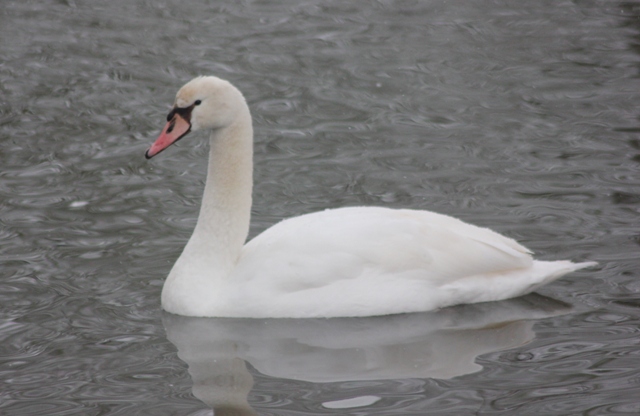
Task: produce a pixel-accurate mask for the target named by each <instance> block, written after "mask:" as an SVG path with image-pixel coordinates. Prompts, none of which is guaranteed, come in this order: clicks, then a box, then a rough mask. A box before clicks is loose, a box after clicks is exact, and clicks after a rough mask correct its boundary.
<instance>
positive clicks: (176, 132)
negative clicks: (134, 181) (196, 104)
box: [144, 110, 191, 159]
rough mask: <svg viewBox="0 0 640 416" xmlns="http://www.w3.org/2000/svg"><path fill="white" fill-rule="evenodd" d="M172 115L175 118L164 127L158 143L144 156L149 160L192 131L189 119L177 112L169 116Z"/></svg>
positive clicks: (157, 140)
mask: <svg viewBox="0 0 640 416" xmlns="http://www.w3.org/2000/svg"><path fill="white" fill-rule="evenodd" d="M171 114H173V117H171V118H170V120H169V121H168V122H167V124H166V125H165V126H164V129H162V133H160V136H158V138H157V139H156V141H155V142H154V143H153V144H152V145H151V147H150V148H149V150H147V152H146V153H145V154H144V156H145V157H146V158H147V159H151V158H152V157H154V156H155V155H157V154H158V153H160V152H162V151H163V150H164V149H166V148H167V147H169V146H171V145H172V144H174V143H175V142H177V141H178V140H180V139H181V138H183V137H184V136H185V135H186V134H187V133H189V132H190V131H191V123H190V122H189V120H188V119H186V118H184V117H183V115H182V114H180V113H179V112H177V111H175V110H174V111H172V112H171V113H170V114H169V115H171ZM189 115H190V114H189V113H187V117H188V116H189Z"/></svg>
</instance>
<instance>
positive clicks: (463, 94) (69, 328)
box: [0, 0, 640, 416]
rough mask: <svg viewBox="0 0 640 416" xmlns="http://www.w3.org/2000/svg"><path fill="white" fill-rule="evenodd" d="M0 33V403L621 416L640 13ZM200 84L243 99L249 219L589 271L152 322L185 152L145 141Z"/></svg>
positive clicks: (97, 8)
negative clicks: (249, 132)
mask: <svg viewBox="0 0 640 416" xmlns="http://www.w3.org/2000/svg"><path fill="white" fill-rule="evenodd" d="M0 38H1V39H2V42H0V160H1V165H0V166H1V167H0V262H1V263H0V264H1V269H0V414H3V415H19V416H24V415H133V414H136V415H177V414H180V415H206V414H211V412H212V410H211V408H212V407H215V408H216V415H218V416H219V415H221V414H233V412H236V414H253V413H255V414H260V415H263V414H264V415H320V414H358V415H426V414H433V415H477V414H482V415H513V414H518V415H538V414H551V415H578V414H579V415H612V414H629V415H637V414H640V400H639V399H638V397H640V353H639V351H640V348H639V347H640V341H639V339H640V337H639V330H638V328H639V327H640V279H639V271H638V270H639V267H638V266H639V265H640V261H639V259H638V258H639V248H640V247H639V244H640V230H639V227H638V223H639V222H638V218H639V217H638V214H639V211H640V120H639V107H638V103H639V102H640V101H639V98H640V94H639V91H640V76H639V74H640V3H639V2H637V1H612V0H583V1H578V0H576V1H560V0H558V1H535V2H510V1H502V0H494V1H489V0H487V1H477V2H469V1H464V0H459V1H458V0H447V1H444V0H433V1H425V2H419V1H397V2H395V1H380V2H348V1H322V2H320V1H308V2H299V1H246V2H212V1H198V2H184V1H176V0H161V1H145V0H127V1H123V0H116V1H109V2H96V1H81V0H77V1H73V0H68V1H63V0H60V1H36V0H31V1H29V0H24V1H23V0H21V1H12V0H8V1H4V2H3V5H2V8H0ZM202 74H213V75H217V76H220V77H222V78H226V79H229V80H230V81H231V82H233V83H234V84H236V85H237V86H238V87H239V88H240V89H241V90H242V91H243V92H244V94H245V96H246V97H247V100H248V102H249V105H250V107H251V110H252V112H253V115H254V127H255V132H256V139H255V140H256V143H255V146H256V147H255V169H256V170H255V188H254V207H253V218H252V225H251V236H254V235H256V234H257V233H259V232H260V231H262V230H264V229H265V228H267V227H269V226H270V225H272V224H274V223H276V222H277V221H279V220H281V219H283V218H287V217H291V216H295V215H299V214H303V213H307V212H313V211H317V210H322V209H325V208H333V207H339V206H353V205H381V206H388V207H406V208H413V209H428V210H432V211H436V212H440V213H445V214H449V215H454V216H457V217H459V218H461V219H463V220H465V221H468V222H471V223H474V224H477V225H482V226H487V227H490V228H492V229H494V230H496V231H498V232H501V233H503V234H505V235H507V236H509V237H512V238H515V239H517V240H518V241H520V242H521V243H523V244H524V245H526V246H528V247H529V248H531V249H532V250H534V251H535V252H536V256H537V257H538V258H541V259H548V260H553V259H572V260H576V261H579V260H595V261H598V262H599V263H600V266H599V267H598V268H596V269H594V270H585V271H581V272H578V273H574V274H572V275H570V276H567V277H565V278H563V279H561V280H559V281H556V282H554V283H553V284H551V285H549V286H547V287H544V288H542V289H540V290H539V293H540V295H533V296H530V297H526V298H524V299H520V300H513V301H507V302H499V303H495V304H488V305H480V306H477V305H476V306H462V307H457V308H449V309H445V310H442V311H434V312H430V313H425V314H413V315H406V316H404V315H403V316H396V317H379V318H371V319H363V320H310V321H303V322H300V321H295V320H224V319H222V320H220V319H210V320H193V319H186V318H178V317H172V316H168V315H166V314H163V313H162V311H161V309H160V290H161V287H162V284H163V281H164V278H165V276H166V275H167V273H168V271H169V269H170V267H171V265H172V264H173V262H174V261H175V259H176V258H177V257H178V255H179V253H180V251H181V249H182V247H183V246H184V244H185V242H186V240H187V238H188V237H189V235H190V233H191V230H192V229H193V226H194V225H195V218H196V215H197V212H198V207H199V201H200V195H201V193H202V188H203V181H204V173H205V169H206V162H207V160H206V156H207V152H208V149H207V143H206V140H205V138H204V136H203V135H202V134H200V135H196V134H194V135H190V136H189V137H188V138H185V139H184V140H182V141H181V142H180V143H179V144H177V145H175V146H173V147H172V148H170V149H169V150H167V151H166V152H164V153H163V154H162V155H161V156H158V157H157V158H154V159H153V160H152V161H147V160H145V159H144V151H145V150H146V149H147V148H148V146H149V145H150V144H151V143H152V142H153V140H154V139H155V138H156V137H157V135H158V134H159V132H160V129H161V127H162V126H163V123H164V117H165V116H166V113H167V111H168V109H169V108H170V106H171V104H172V102H173V97H174V94H175V92H176V91H177V89H178V88H179V87H180V86H181V85H182V84H184V83H185V82H186V81H188V80H189V79H191V78H192V77H194V76H197V75H202ZM476 308H477V309H476ZM230 380H231V381H230Z"/></svg>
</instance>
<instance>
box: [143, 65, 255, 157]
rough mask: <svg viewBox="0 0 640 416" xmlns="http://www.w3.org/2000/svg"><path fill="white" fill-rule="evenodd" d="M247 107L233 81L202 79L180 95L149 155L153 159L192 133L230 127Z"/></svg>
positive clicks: (181, 91)
mask: <svg viewBox="0 0 640 416" xmlns="http://www.w3.org/2000/svg"><path fill="white" fill-rule="evenodd" d="M246 108H247V105H246V103H245V100H244V97H243V96H242V94H241V93H240V91H238V89H237V88H236V87H234V86H233V85H231V83H230V82H228V81H225V80H223V79H220V78H216V77H198V78H194V79H192V80H191V81H189V82H188V83H186V84H185V85H184V86H183V87H182V88H180V90H179V91H178V93H177V94H176V101H175V103H174V105H173V108H172V109H171V112H169V115H168V116H167V124H166V125H165V126H164V129H162V133H160V136H159V137H158V138H157V139H156V141H155V142H154V143H153V145H151V147H150V148H149V150H147V152H146V153H145V157H146V158H147V159H151V158H152V157H154V156H155V155H157V154H158V153H160V152H161V151H163V150H164V149H166V148H167V147H169V146H171V145H172V144H174V143H175V142H177V141H178V140H180V139H181V138H183V137H184V136H186V135H187V134H188V133H189V132H191V131H198V130H217V129H221V128H224V127H227V126H229V125H231V124H232V123H233V121H234V120H235V119H236V118H237V117H238V113H239V112H240V111H243V110H244V109H246Z"/></svg>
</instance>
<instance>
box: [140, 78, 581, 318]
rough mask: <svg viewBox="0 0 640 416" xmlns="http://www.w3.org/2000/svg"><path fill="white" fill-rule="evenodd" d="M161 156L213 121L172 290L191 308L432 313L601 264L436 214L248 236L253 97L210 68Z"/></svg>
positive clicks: (183, 307) (370, 214) (163, 139)
mask: <svg viewBox="0 0 640 416" xmlns="http://www.w3.org/2000/svg"><path fill="white" fill-rule="evenodd" d="M168 119H169V122H168V123H167V126H166V127H165V129H164V130H163V132H162V134H161V135H160V137H159V138H158V139H157V140H156V142H155V143H154V144H153V146H152V147H151V148H150V149H149V150H148V151H147V157H148V158H150V157H153V156H155V155H156V154H157V153H159V152H160V151H162V150H164V149H165V148H166V147H168V146H170V145H171V144H172V143H174V142H175V141H177V140H178V139H180V138H181V137H183V136H184V135H186V134H187V133H188V132H189V131H192V130H199V129H207V130H211V138H210V144H211V150H210V156H209V168H208V174H207V182H206V186H205V191H204V195H203V200H202V207H201V210H200V216H199V218H198V223H197V225H196V228H195V230H194V233H193V235H192V237H191V239H190V240H189V242H188V244H187V246H186V247H185V249H184V251H183V253H182V255H181V256H180V258H179V259H178V261H177V262H176V264H175V265H174V267H173V269H172V270H171V273H170V274H169V277H168V278H167V281H166V282H165V285H164V288H163V291H162V305H163V308H164V309H165V310H167V311H169V312H173V313H176V314H180V315H188V316H211V317H212V316H217V317H222V316H226V317H256V318H258V317H289V318H307V317H337V316H373V315H386V314H394V313H404V312H417V311H426V310H431V309H435V308H440V307H444V306H450V305H456V304H461V303H475V302H486V301H494V300H501V299H507V298H511V297H515V296H520V295H523V294H525V293H529V292H531V291H533V290H535V289H536V288H537V287H539V286H541V285H543V284H546V283H548V282H550V281H552V280H554V279H556V278H558V277H560V276H562V275H563V274H566V273H568V272H571V271H574V270H577V269H580V268H584V267H588V266H591V265H593V264H594V263H590V262H589V263H572V262H570V261H554V262H547V261H538V260H533V259H532V257H531V255H530V252H529V251H528V250H527V249H526V248H525V247H523V246H521V245H520V244H518V243H517V242H515V241H514V240H512V239H509V238H507V237H504V236H501V235H500V234H497V233H495V232H493V231H491V230H489V229H486V228H480V227H476V226H473V225H470V224H466V223H464V222H462V221H460V220H457V219H455V218H452V217H449V216H446V215H441V214H436V213H432V212H428V211H417V210H404V209H403V210H394V209H388V208H380V207H353V208H341V209H331V210H326V211H322V212H317V213H313V214H307V215H303V216H300V217H295V218H291V219H287V220H285V221H282V222H280V223H278V224H276V225H274V226H273V227H271V228H269V229H268V230H266V231H265V232H263V233H262V234H260V235H259V236H257V237H256V238H254V239H253V240H251V241H249V242H248V243H247V244H246V245H244V241H245V239H246V236H247V232H248V228H249V219H250V209H251V189H252V169H253V166H252V163H253V161H252V154H253V151H252V149H253V129H252V125H251V115H250V113H249V109H248V106H247V105H246V102H245V100H244V98H243V97H242V94H241V93H240V92H239V91H238V90H237V89H236V88H235V87H233V86H232V85H231V84H230V83H228V82H227V81H224V80H221V79H219V78H215V77H200V78H196V79H194V80H192V81H191V82H189V83H187V84H186V85H185V86H184V87H182V89H180V91H179V92H178V94H177V96H176V103H175V106H174V110H172V112H171V113H170V114H169V117H168Z"/></svg>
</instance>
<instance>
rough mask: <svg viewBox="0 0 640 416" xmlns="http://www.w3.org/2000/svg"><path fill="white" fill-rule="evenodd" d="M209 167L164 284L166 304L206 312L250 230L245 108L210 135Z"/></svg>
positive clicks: (250, 167)
mask: <svg viewBox="0 0 640 416" xmlns="http://www.w3.org/2000/svg"><path fill="white" fill-rule="evenodd" d="M210 142H211V143H210V144H211V149H210V155H209V167H208V172H207V182H206V185H205V187H204V195H203V197H202V206H201V207H200V215H199V216H198V222H197V224H196V228H195V230H194V231H193V235H192V236H191V238H190V239H189V242H188V243H187V245H186V247H185V248H184V251H183V252H182V254H181V255H180V258H178V261H176V263H175V265H174V266H173V268H172V269H171V272H170V273H169V277H167V281H166V282H165V284H164V287H163V289H162V305H163V307H164V309H165V310H167V311H169V312H173V313H178V314H182V315H206V314H207V313H210V311H209V310H208V309H207V308H208V307H209V306H210V305H211V303H212V302H211V301H212V297H213V296H215V294H216V293H218V292H219V289H220V287H221V285H225V283H226V282H228V280H229V278H230V275H231V273H232V271H233V269H234V267H235V265H236V262H237V260H238V257H239V256H240V253H241V251H242V246H243V245H244V242H245V240H246V238H247V234H248V232H249V219H250V215H251V187H252V184H253V128H252V126H251V116H250V114H249V109H248V108H247V109H246V111H244V112H243V113H242V114H241V116H240V117H238V118H236V120H235V122H234V123H233V124H231V125H230V126H228V127H225V128H221V129H217V130H214V131H213V132H212V133H211V138H210Z"/></svg>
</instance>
